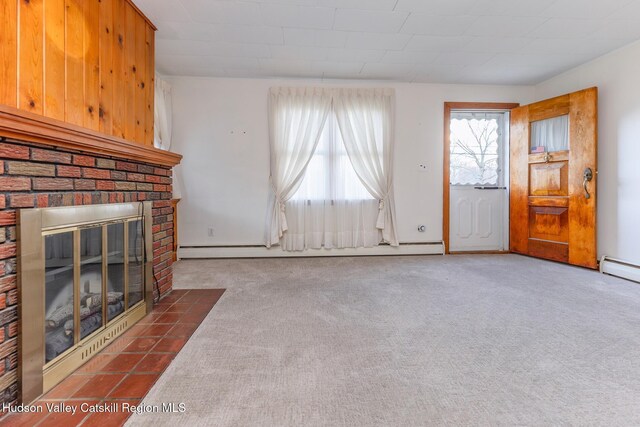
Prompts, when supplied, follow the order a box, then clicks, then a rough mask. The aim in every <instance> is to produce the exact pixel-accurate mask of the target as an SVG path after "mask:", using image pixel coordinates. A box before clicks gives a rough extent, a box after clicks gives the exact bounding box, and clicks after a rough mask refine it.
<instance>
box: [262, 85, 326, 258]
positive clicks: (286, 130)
mask: <svg viewBox="0 0 640 427" xmlns="http://www.w3.org/2000/svg"><path fill="white" fill-rule="evenodd" d="M330 108H331V92H330V91H328V90H326V89H319V88H271V89H270V91H269V148H270V157H271V176H270V178H269V179H270V182H271V194H270V200H269V209H268V211H267V224H266V229H267V230H266V231H267V232H266V246H267V247H271V246H272V245H275V244H278V243H279V242H280V238H281V237H282V236H283V234H284V233H285V232H286V231H287V230H288V225H287V216H286V212H285V209H286V205H285V203H286V202H287V200H289V199H291V197H292V196H293V195H294V194H295V192H296V190H297V189H298V186H299V185H300V183H301V181H302V178H303V177H304V172H305V170H306V168H307V164H308V163H309V161H310V160H311V157H312V155H313V153H314V151H315V149H316V146H317V145H318V141H319V140H320V135H321V132H322V129H323V127H324V124H325V122H326V120H327V116H328V114H329V110H330Z"/></svg>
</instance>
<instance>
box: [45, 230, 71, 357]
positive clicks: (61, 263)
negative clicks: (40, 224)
mask: <svg viewBox="0 0 640 427" xmlns="http://www.w3.org/2000/svg"><path fill="white" fill-rule="evenodd" d="M44 250H45V289H44V292H45V314H44V318H45V361H46V362H50V361H51V360H53V359H55V358H56V357H57V356H58V355H60V354H62V353H64V352H65V351H66V350H68V349H69V348H71V346H73V339H74V322H73V316H74V304H73V296H74V292H73V232H71V231H69V232H66V233H58V234H52V235H49V236H46V237H45V239H44Z"/></svg>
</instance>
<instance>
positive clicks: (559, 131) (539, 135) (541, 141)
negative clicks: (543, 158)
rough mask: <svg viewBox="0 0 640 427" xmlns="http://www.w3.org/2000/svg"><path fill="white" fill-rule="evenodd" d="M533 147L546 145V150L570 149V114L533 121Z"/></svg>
mask: <svg viewBox="0 0 640 427" xmlns="http://www.w3.org/2000/svg"><path fill="white" fill-rule="evenodd" d="M531 147H532V148H533V147H545V148H546V151H548V152H552V151H564V150H568V149H569V116H568V115H564V116H558V117H552V118H550V119H545V120H538V121H536V122H532V123H531Z"/></svg>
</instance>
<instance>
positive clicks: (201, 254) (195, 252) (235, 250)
mask: <svg viewBox="0 0 640 427" xmlns="http://www.w3.org/2000/svg"><path fill="white" fill-rule="evenodd" d="M376 255H444V243H443V242H426V243H400V246H396V247H393V246H389V245H379V246H375V247H372V248H344V249H308V250H306V251H283V250H282V249H281V248H280V247H278V246H274V247H272V248H269V249H267V248H266V247H264V246H185V247H183V246H181V247H179V248H178V258H179V259H197V258H295V257H322V256H376Z"/></svg>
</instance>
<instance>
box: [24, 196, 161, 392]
mask: <svg viewBox="0 0 640 427" xmlns="http://www.w3.org/2000/svg"><path fill="white" fill-rule="evenodd" d="M19 233H20V234H19V236H18V239H19V246H20V258H19V260H20V275H19V277H20V287H21V292H22V295H23V297H22V304H21V308H22V309H21V320H22V325H23V340H22V343H23V348H22V354H23V360H22V364H21V365H22V367H23V372H22V378H23V384H25V385H24V388H23V394H25V399H24V401H25V403H26V402H29V401H30V400H32V399H31V398H36V397H38V396H39V395H41V394H42V393H43V392H45V391H47V390H48V389H49V388H50V387H52V386H53V385H55V384H56V383H58V382H59V381H60V380H62V379H63V378H64V377H66V376H67V375H69V374H70V373H71V372H72V371H73V370H75V369H77V368H78V367H79V366H80V365H82V364H83V363H84V362H86V361H87V360H88V359H89V358H90V357H91V356H92V355H93V354H94V353H96V352H98V351H99V350H100V349H102V348H103V347H104V346H106V345H107V344H108V342H109V340H111V339H112V338H115V337H116V336H117V335H120V334H121V333H122V332H124V331H125V330H126V329H127V328H128V327H129V326H131V325H133V324H134V323H135V322H136V321H137V320H139V319H140V318H141V317H143V316H144V315H145V314H146V313H147V312H148V311H149V309H150V306H151V304H152V299H153V298H152V286H151V277H152V274H151V263H150V262H149V261H150V260H151V258H152V250H153V249H152V245H151V242H150V238H149V237H150V236H151V203H149V202H145V203H144V204H143V203H123V204H109V205H93V206H79V207H68V208H66V207H65V208H48V209H25V210H22V211H21V212H20V224H19ZM145 239H146V240H147V243H146V244H145ZM38 343H40V344H38ZM36 377H37V378H36Z"/></svg>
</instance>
